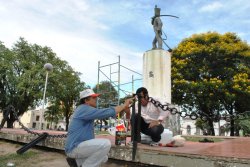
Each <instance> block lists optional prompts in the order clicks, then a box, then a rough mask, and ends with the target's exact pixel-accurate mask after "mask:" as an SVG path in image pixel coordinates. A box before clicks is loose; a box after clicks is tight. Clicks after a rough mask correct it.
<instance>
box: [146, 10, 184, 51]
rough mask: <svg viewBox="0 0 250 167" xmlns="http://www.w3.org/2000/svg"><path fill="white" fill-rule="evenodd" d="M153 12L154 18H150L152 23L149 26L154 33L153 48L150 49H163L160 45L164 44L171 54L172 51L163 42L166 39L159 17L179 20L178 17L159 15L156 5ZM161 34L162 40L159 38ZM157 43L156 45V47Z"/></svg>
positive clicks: (159, 11)
mask: <svg viewBox="0 0 250 167" xmlns="http://www.w3.org/2000/svg"><path fill="white" fill-rule="evenodd" d="M154 12H155V15H154V17H152V21H151V24H152V25H153V28H154V32H155V38H154V40H153V48H152V49H163V48H162V43H164V44H165V45H166V46H167V47H168V51H169V52H171V51H172V49H171V48H170V47H169V46H168V44H167V43H166V42H165V41H164V40H166V39H167V35H166V34H165V33H164V31H163V30H162V26H163V24H162V21H161V18H160V17H161V16H169V17H175V18H179V17H177V16H174V15H161V9H160V8H158V7H157V5H155V9H154ZM162 33H163V34H164V36H165V39H162V37H161V35H162ZM157 43H158V47H157V45H156V44H157Z"/></svg>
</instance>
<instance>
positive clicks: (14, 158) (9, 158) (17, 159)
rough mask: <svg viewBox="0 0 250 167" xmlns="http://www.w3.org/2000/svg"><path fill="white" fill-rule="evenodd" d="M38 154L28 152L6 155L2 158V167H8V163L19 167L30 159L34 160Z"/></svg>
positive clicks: (0, 161)
mask: <svg viewBox="0 0 250 167" xmlns="http://www.w3.org/2000/svg"><path fill="white" fill-rule="evenodd" d="M37 154H38V153H37V152H34V151H28V152H26V153H24V154H20V155H19V154H16V153H15V154H13V153H12V154H6V155H1V156H0V167H6V166H7V163H8V162H11V163H14V164H15V166H16V167H17V166H18V164H22V163H25V162H26V161H27V160H28V159H30V158H33V157H35V156H36V155H37Z"/></svg>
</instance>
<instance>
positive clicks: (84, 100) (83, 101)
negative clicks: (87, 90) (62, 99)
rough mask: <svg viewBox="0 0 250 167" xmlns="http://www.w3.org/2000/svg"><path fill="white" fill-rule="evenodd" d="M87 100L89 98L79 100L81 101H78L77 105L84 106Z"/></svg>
mask: <svg viewBox="0 0 250 167" xmlns="http://www.w3.org/2000/svg"><path fill="white" fill-rule="evenodd" d="M89 98H90V96H88V97H84V98H81V99H80V100H79V104H78V105H80V104H85V103H86V100H88V99H89Z"/></svg>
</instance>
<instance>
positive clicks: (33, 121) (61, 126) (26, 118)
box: [0, 109, 66, 130]
mask: <svg viewBox="0 0 250 167" xmlns="http://www.w3.org/2000/svg"><path fill="white" fill-rule="evenodd" d="M42 113H44V112H42V110H39V109H37V110H28V111H27V112H25V113H24V114H23V115H22V116H21V117H19V120H20V121H21V122H22V124H23V125H24V126H25V127H27V128H29V129H40V123H42V129H53V130H65V129H66V121H65V119H63V120H59V122H58V124H57V125H55V123H52V124H50V123H49V122H47V121H45V120H44V118H43V117H42ZM2 118H3V114H2V113H0V121H1V120H2ZM41 118H42V120H41ZM13 126H14V128H22V127H21V126H20V125H19V123H18V122H17V121H15V122H14V125H13ZM50 126H51V127H50ZM4 127H7V124H6V123H5V125H4Z"/></svg>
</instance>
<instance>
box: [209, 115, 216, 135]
mask: <svg viewBox="0 0 250 167" xmlns="http://www.w3.org/2000/svg"><path fill="white" fill-rule="evenodd" d="M208 125H209V131H208V134H209V135H211V136H215V133H214V124H213V120H212V119H208Z"/></svg>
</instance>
